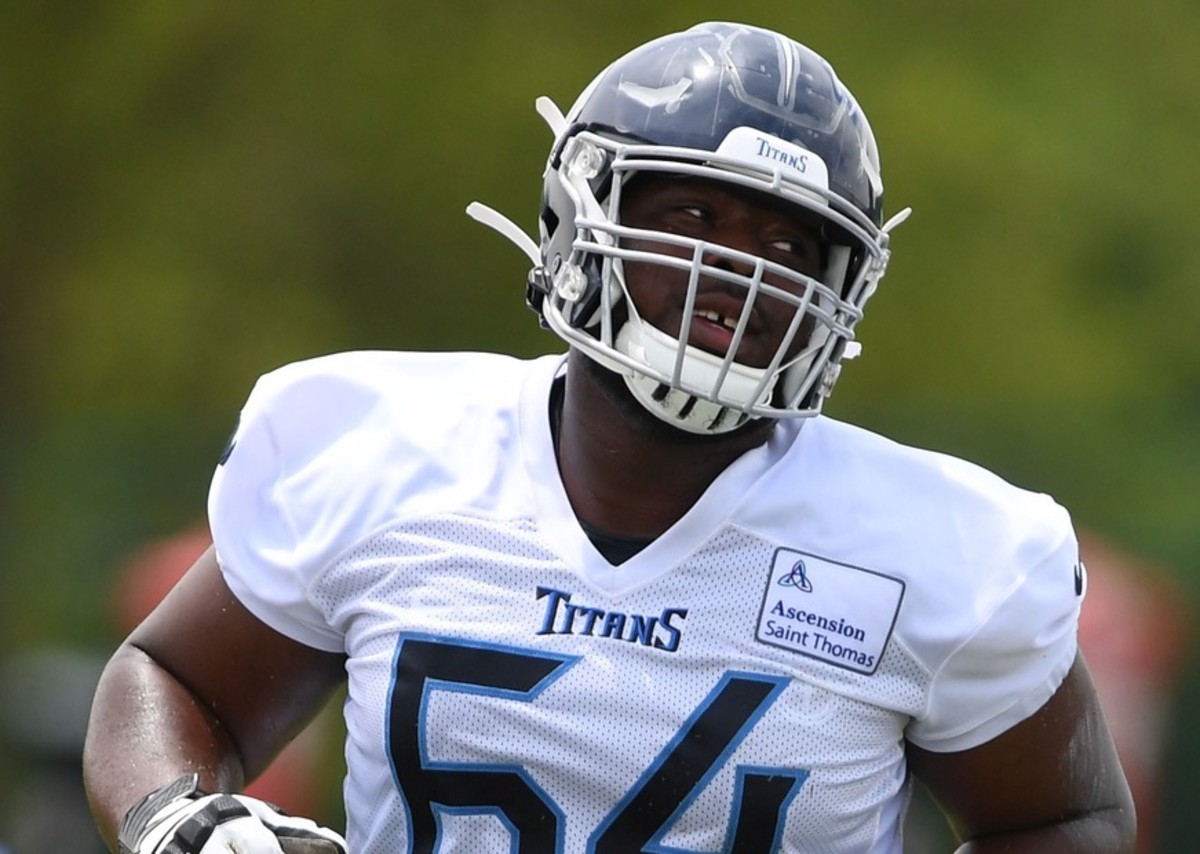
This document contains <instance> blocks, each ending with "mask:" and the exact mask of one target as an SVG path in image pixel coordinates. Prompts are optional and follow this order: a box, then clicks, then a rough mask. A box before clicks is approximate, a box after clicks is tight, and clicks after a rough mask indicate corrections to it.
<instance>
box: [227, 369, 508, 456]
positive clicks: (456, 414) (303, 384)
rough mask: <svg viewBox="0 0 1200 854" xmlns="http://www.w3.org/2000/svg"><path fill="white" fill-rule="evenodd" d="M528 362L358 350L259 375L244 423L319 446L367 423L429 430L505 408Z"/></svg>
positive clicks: (398, 428)
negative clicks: (254, 421) (262, 424)
mask: <svg viewBox="0 0 1200 854" xmlns="http://www.w3.org/2000/svg"><path fill="white" fill-rule="evenodd" d="M531 364H532V363H531V362H529V361H527V360H522V359H517V358H514V357H511V356H504V355H499V354H493V353H473V352H446V353H437V352H401V351H386V350H361V351H348V352H341V353H334V354H330V355H325V356H318V357H315V358H311V359H305V360H303V361H297V362H292V363H290V364H287V365H284V366H282V367H279V368H276V369H274V370H272V371H270V372H268V373H266V374H264V375H262V376H261V377H259V379H258V381H257V383H256V384H255V386H254V389H253V390H252V392H251V394H250V398H249V400H248V401H247V403H246V406H245V408H244V410H243V419H246V418H255V417H265V418H268V419H270V420H271V421H272V422H273V424H274V425H275V428H276V429H277V430H280V431H284V432H287V433H289V434H290V433H295V432H299V433H301V434H302V435H304V436H307V437H310V438H312V439H314V440H318V439H319V437H322V436H326V437H327V436H329V435H331V434H336V433H338V432H341V431H345V430H352V429H360V428H363V427H365V426H368V425H369V424H371V423H378V424H380V425H384V424H386V425H388V428H389V429H390V430H392V431H396V432H397V433H403V432H404V431H405V430H408V429H413V430H420V429H421V428H422V427H424V428H427V429H428V428H433V427H435V425H437V424H439V423H445V422H446V421H448V420H453V419H456V418H461V417H462V414H463V413H464V412H466V411H470V410H473V409H475V410H478V409H479V408H480V407H492V408H497V407H503V406H508V405H511V403H512V401H513V400H514V399H515V398H516V397H517V394H518V390H519V388H520V386H521V385H522V383H523V382H524V381H525V377H526V376H527V372H528V370H529V366H530V365H531Z"/></svg>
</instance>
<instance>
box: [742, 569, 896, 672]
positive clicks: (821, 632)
mask: <svg viewBox="0 0 1200 854" xmlns="http://www.w3.org/2000/svg"><path fill="white" fill-rule="evenodd" d="M903 599H904V582H903V581H901V580H900V579H898V578H893V577H891V576H890V575H883V574H882V573H879V572H875V571H873V570H869V569H861V568H859V567H856V566H847V565H846V564H842V563H834V562H833V561H828V560H824V559H823V558H819V557H816V556H814V555H808V554H803V553H802V552H798V551H794V550H792V549H778V550H776V552H775V557H774V559H773V560H772V562H771V575H770V578H769V580H768V581H767V587H766V591H765V592H764V594H763V605H762V610H761V611H760V612H759V615H758V628H757V631H756V632H755V639H756V640H757V641H758V642H759V643H765V644H768V645H770V646H775V647H779V648H781V649H788V650H791V651H792V652H798V653H800V654H801V655H806V656H809V657H810V658H816V659H819V660H821V661H824V662H827V663H828V664H833V665H835V666H837V667H844V668H846V669H847V670H853V671H855V672H856V673H863V674H866V675H868V676H869V675H870V674H872V673H874V672H875V671H876V669H878V667H879V662H880V660H881V659H882V658H883V651H884V648H885V647H886V646H887V642H888V639H889V638H890V637H891V636H892V629H893V628H894V627H895V625H896V618H897V616H899V614H900V603H901V601H903Z"/></svg>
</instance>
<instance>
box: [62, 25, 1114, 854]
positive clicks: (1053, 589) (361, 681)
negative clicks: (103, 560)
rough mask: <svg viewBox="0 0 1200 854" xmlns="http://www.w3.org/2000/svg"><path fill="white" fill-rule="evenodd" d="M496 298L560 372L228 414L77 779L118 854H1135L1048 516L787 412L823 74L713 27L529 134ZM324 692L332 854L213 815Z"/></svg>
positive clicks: (878, 219)
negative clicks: (517, 286) (338, 808)
mask: <svg viewBox="0 0 1200 854" xmlns="http://www.w3.org/2000/svg"><path fill="white" fill-rule="evenodd" d="M538 110H539V112H540V113H541V114H542V116H543V117H544V118H545V119H546V120H547V121H548V123H549V124H550V126H551V129H552V131H553V133H554V136H555V139H554V143H553V147H552V150H551V153H550V156H549V160H548V162H547V165H546V169H545V173H544V192H543V205H542V210H541V217H540V223H539V237H540V239H539V240H536V241H535V240H534V239H532V238H530V237H527V236H525V235H524V234H523V233H522V232H521V231H520V230H519V229H518V228H517V227H516V226H514V225H513V224H512V223H511V222H510V221H509V220H507V219H505V218H504V217H503V216H502V215H500V214H498V213H496V212H495V211H492V210H491V209H489V208H485V207H483V206H481V205H475V206H472V208H471V209H470V212H471V213H472V215H473V216H475V217H476V218H477V219H479V220H481V221H483V222H485V223H488V224H490V225H492V226H494V227H495V228H497V229H498V230H500V231H501V232H503V233H504V234H506V235H507V236H509V237H510V238H511V239H513V240H514V241H515V242H516V243H517V244H518V245H519V246H520V247H521V248H522V249H524V251H525V252H526V253H527V254H528V255H529V257H530V260H531V262H532V265H533V269H532V272H531V273H530V276H529V280H528V286H527V299H528V302H529V303H530V305H531V306H532V307H533V308H534V309H535V310H536V311H537V313H538V315H539V317H540V319H541V321H542V323H543V324H544V325H545V326H547V327H549V329H551V330H552V331H553V332H554V333H556V334H557V335H558V336H560V337H561V338H562V339H563V340H564V341H565V342H566V345H567V347H566V353H565V354H562V355H551V356H545V357H542V358H537V359H532V360H518V359H515V358H509V357H506V356H502V355H490V354H478V353H440V354H432V353H426V354H418V353H400V352H396V353H389V352H355V353H346V354H341V355H334V356H329V357H323V358H317V359H313V360H310V361H306V362H301V363H298V364H293V365H290V366H287V367H284V368H282V369H279V370H276V371H274V372H272V373H270V374H267V375H266V376H264V377H262V379H261V380H260V381H259V382H258V384H257V386H256V387H255V389H254V390H253V392H252V393H251V395H250V397H249V399H248V401H247V403H246V404H245V407H244V409H243V411H242V415H241V420H240V423H239V426H238V428H237V430H236V432H235V434H234V437H233V439H232V441H231V444H230V446H229V448H228V449H227V451H226V452H225V454H224V455H223V457H222V459H221V461H220V465H219V466H218V468H217V471H216V474H215V476H214V479H213V483H212V488H211V493H210V498H209V517H210V522H211V525H212V530H213V534H214V540H215V547H214V549H213V550H211V551H210V552H209V553H207V554H206V555H205V556H204V557H202V558H201V559H200V561H199V562H198V563H197V564H196V565H195V567H194V568H193V569H192V570H191V571H190V572H189V573H188V575H187V576H185V578H184V579H183V580H182V581H181V582H180V584H179V585H178V586H177V587H176V588H175V589H174V591H173V592H172V593H171V594H170V595H169V596H168V597H167V599H166V600H165V602H164V603H163V604H162V605H161V606H160V607H159V608H158V609H157V610H156V611H155V612H154V613H153V614H151V616H149V617H148V618H147V619H146V621H145V622H144V623H143V624H142V625H141V626H139V627H138V628H137V629H136V630H135V631H134V632H133V633H132V634H131V636H130V637H129V638H128V640H126V642H125V643H124V644H122V645H121V647H120V648H119V650H118V651H117V652H116V654H115V655H114V657H113V659H112V661H111V663H110V664H109V665H108V668H107V670H106V673H105V675H104V677H103V679H102V682H101V684H100V686H99V689H98V692H97V695H96V700H95V705H94V710H93V715H92V720H91V726H90V732H89V736H88V742H87V748H86V754H85V775H86V780H87V785H88V790H89V793H90V797H91V802H92V804H93V808H94V811H95V814H96V816H97V819H98V822H99V825H100V827H101V829H102V831H103V833H104V835H105V836H106V838H107V839H108V840H109V841H110V844H112V845H113V846H114V848H117V847H118V846H119V850H120V851H122V852H129V854H166V852H188V854H214V852H223V851H253V852H289V853H294V852H300V851H303V852H322V853H323V854H330V853H331V852H333V853H336V852H345V851H347V850H349V851H352V852H354V854H395V852H443V853H444V852H451V851H462V852H480V851H488V852H490V851H520V852H621V854H628V852H638V851H674V852H700V851H725V852H739V854H743V853H744V852H768V851H788V852H808V851H823V852H847V854H849V852H856V854H858V853H859V852H899V851H901V850H902V845H903V840H902V830H903V822H904V813H905V806H906V803H907V801H908V798H909V794H910V789H911V786H912V785H913V780H914V779H918V778H919V779H920V780H922V781H924V783H926V784H927V785H928V786H929V788H930V790H931V791H932V792H933V793H934V795H935V796H936V797H937V799H938V800H939V801H940V803H941V804H942V806H943V807H944V809H945V811H946V812H947V814H948V815H949V816H950V818H951V821H952V823H953V826H954V828H955V830H956V832H957V834H958V836H959V837H960V838H961V840H962V847H961V849H960V850H961V851H963V852H986V851H1021V852H1037V851H1052V852H1055V854H1062V852H1088V854H1096V853H1097V852H1109V851H1112V852H1116V851H1131V850H1132V846H1133V837H1134V813H1133V808H1132V804H1131V801H1130V797H1129V792H1128V787H1127V785H1126V783H1125V779H1124V776H1123V774H1122V770H1121V767H1120V765H1119V763H1118V760H1117V758H1116V754H1115V752H1114V749H1113V745H1112V742H1111V739H1110V737H1109V734H1108V730H1107V728H1106V726H1105V722H1104V718H1103V715H1102V714H1101V710H1100V708H1099V706H1098V703H1097V699H1096V695H1095V692H1094V691H1093V688H1092V686H1091V683H1090V681H1089V678H1088V673H1087V669H1086V666H1085V664H1084V662H1083V660H1082V659H1081V658H1080V656H1079V653H1078V649H1077V644H1076V624H1077V619H1078V615H1079V608H1080V602H1081V600H1082V596H1083V593H1084V589H1085V579H1084V574H1083V572H1084V571H1083V568H1082V566H1081V565H1080V563H1079V560H1078V546H1077V542H1076V538H1075V535H1074V533H1073V531H1072V526H1071V523H1070V520H1069V518H1068V515H1067V513H1066V512H1065V511H1064V510H1063V509H1062V508H1061V507H1060V506H1058V505H1057V504H1056V503H1055V502H1054V501H1052V500H1051V499H1050V498H1048V497H1046V496H1044V495H1041V494H1034V493H1030V492H1026V491H1023V490H1021V489H1018V488H1015V487H1014V486H1011V485H1009V484H1008V483H1006V482H1004V481H1003V480H1001V479H1000V478H999V477H996V476H995V475H993V474H990V473H988V472H986V471H983V470H981V469H980V468H978V467H976V466H974V465H971V464H969V463H966V462H963V461H960V460H957V459H953V458H950V457H947V456H943V455H939V454H936V453H930V452H926V451H921V450H916V449H912V448H908V447H904V446H901V445H899V444H896V443H894V442H891V441H889V440H887V439H885V438H882V437H880V436H877V435H874V434H872V433H870V432H868V431H866V430H863V429H859V428H857V427H854V426H851V425H849V424H845V423H841V422H838V421H836V420H833V419H831V418H829V417H827V416H824V415H822V414H821V409H822V405H823V402H824V401H825V399H826V398H827V397H828V396H829V394H830V392H831V390H832V389H833V387H834V384H835V382H836V380H837V378H838V374H839V372H840V370H841V367H842V364H843V362H844V361H846V360H847V359H849V358H851V357H852V356H854V355H855V354H856V352H857V350H858V344H857V342H856V340H855V328H856V325H857V323H858V321H859V320H860V319H861V317H862V312H863V308H864V306H865V304H866V302H867V300H868V299H869V297H870V296H871V294H872V293H873V292H874V290H875V288H876V286H877V285H878V283H879V281H880V279H881V278H882V276H883V274H884V270H885V267H886V266H887V262H888V256H889V233H890V232H891V230H892V229H893V228H894V227H895V225H896V224H897V223H898V222H899V221H900V220H901V219H902V218H903V217H904V216H905V212H901V213H900V214H898V215H896V216H894V217H892V218H891V219H890V220H885V219H884V216H883V183H882V179H881V174H880V168H879V158H878V154H877V151H876V145H875V139H874V136H873V134H872V131H871V128H870V126H869V125H868V123H867V119H866V116H865V115H864V114H863V112H862V110H861V108H860V107H859V105H858V103H857V102H856V100H855V99H854V98H853V97H852V96H851V94H850V92H849V91H848V90H847V89H846V88H845V87H844V86H843V85H842V83H841V82H839V80H838V78H837V77H836V76H835V74H834V72H833V70H832V69H831V68H830V66H829V65H828V64H827V63H826V62H825V61H824V60H823V59H822V58H821V57H819V56H818V55H817V54H815V53H813V52H812V51H811V50H809V49H808V48H806V47H804V46H802V45H800V44H798V43H796V42H795V41H792V40H791V39H790V38H787V37H785V36H782V35H779V34H776V33H773V32H769V31H765V30H762V29H757V28H754V27H750V26H743V25H738V24H728V23H709V24H702V25H699V26H696V27H694V28H692V29H690V30H687V31H686V32H682V33H675V34H671V35H668V36H664V37H662V38H659V39H656V40H654V41H651V42H650V43H648V44H645V45H643V46H641V47H639V48H637V49H635V50H633V51H632V52H631V53H629V54H627V55H625V56H624V57H622V58H620V59H618V60H617V61H616V62H615V63H614V64H612V65H611V66H610V67H608V68H607V69H605V70H604V71H603V72H602V73H601V74H600V75H599V76H598V77H597V78H596V79H595V81H594V82H593V83H592V84H591V85H590V86H589V87H588V88H587V89H586V90H585V91H584V92H583V94H582V95H581V96H580V97H579V99H578V101H577V102H576V103H575V105H574V106H573V107H572V108H571V109H569V110H568V111H567V112H566V114H565V115H564V114H563V113H561V112H560V111H559V110H558V109H557V107H555V106H554V105H553V104H552V103H551V102H549V101H547V100H544V99H543V100H540V101H539V102H538ZM344 682H348V694H347V698H346V702H345V720H346V726H347V740H346V747H345V751H346V760H347V768H348V773H347V777H346V780H345V781H344V793H345V803H346V813H347V832H346V839H347V840H348V841H349V845H348V846H347V845H346V842H344V841H343V839H342V838H341V837H340V836H339V835H338V834H337V833H335V832H334V831H332V830H329V829H327V828H322V827H318V826H317V825H316V824H314V823H313V822H311V821H307V820H304V819H296V818H291V817H288V816H283V815H281V814H279V813H278V812H276V811H274V810H272V809H271V808H270V807H269V806H267V805H265V804H262V803H260V802H258V801H255V800H253V799H251V798H248V797H246V796H243V795H239V794H237V792H238V791H239V790H240V788H241V787H242V785H243V783H244V781H246V780H247V779H251V778H253V777H254V776H255V775H256V774H258V773H259V772H260V771H261V770H262V769H263V768H264V766H266V765H267V763H268V762H269V761H270V760H271V757H272V756H273V755H274V754H275V753H276V752H277V751H278V750H279V749H280V748H281V746H282V745H284V744H285V743H286V742H287V741H288V739H289V738H290V737H291V736H292V735H293V734H295V733H296V732H297V731H299V729H300V728H301V727H302V726H303V725H304V724H305V722H306V721H308V720H309V719H310V718H311V717H312V715H313V714H314V713H315V711H316V710H318V709H319V708H320V707H321V706H322V704H323V703H325V701H326V700H327V699H328V698H329V697H330V695H331V694H332V693H333V692H334V691H335V689H336V688H338V686H339V685H341V684H342V683H344Z"/></svg>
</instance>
